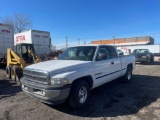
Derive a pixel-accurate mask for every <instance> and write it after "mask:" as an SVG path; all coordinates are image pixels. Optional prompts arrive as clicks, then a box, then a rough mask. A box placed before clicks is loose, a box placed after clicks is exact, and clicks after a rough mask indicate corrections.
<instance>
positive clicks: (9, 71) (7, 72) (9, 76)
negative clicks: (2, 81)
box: [6, 66, 11, 79]
mask: <svg viewBox="0 0 160 120" xmlns="http://www.w3.org/2000/svg"><path fill="white" fill-rule="evenodd" d="M6 77H7V78H8V79H11V66H6Z"/></svg>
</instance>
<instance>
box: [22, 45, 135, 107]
mask: <svg viewBox="0 0 160 120" xmlns="http://www.w3.org/2000/svg"><path fill="white" fill-rule="evenodd" d="M134 67H135V57H134V56H133V55H128V56H121V57H119V56H118V54H117V51H116V49H115V47H113V46H107V45H86V46H75V47H70V48H68V49H66V50H65V51H64V52H63V53H62V54H61V55H60V57H59V59H58V60H50V61H46V62H40V63H37V64H33V65H30V66H27V67H26V68H25V69H24V71H23V74H24V77H22V78H21V80H20V82H21V85H22V89H23V91H24V92H26V93H27V94H28V95H30V96H33V97H36V98H38V99H40V100H42V101H43V102H45V103H48V104H58V103H62V102H64V101H65V100H66V99H67V98H68V100H69V103H70V105H71V106H72V107H73V108H75V109H80V108H82V107H84V106H86V104H87V101H88V97H89V92H90V90H91V89H93V88H96V87H98V86H100V85H103V84H105V83H107V82H109V81H112V80H114V79H116V78H119V77H121V76H123V80H124V81H125V82H129V81H130V80H131V78H132V70H133V69H134Z"/></svg>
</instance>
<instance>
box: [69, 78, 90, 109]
mask: <svg viewBox="0 0 160 120" xmlns="http://www.w3.org/2000/svg"><path fill="white" fill-rule="evenodd" d="M88 97H89V85H88V83H87V82H86V81H83V80H79V81H76V82H75V83H74V84H73V85H72V88H71V92H70V95H69V103H70V105H71V107H72V108H74V109H81V108H83V107H85V106H86V105H87V102H88Z"/></svg>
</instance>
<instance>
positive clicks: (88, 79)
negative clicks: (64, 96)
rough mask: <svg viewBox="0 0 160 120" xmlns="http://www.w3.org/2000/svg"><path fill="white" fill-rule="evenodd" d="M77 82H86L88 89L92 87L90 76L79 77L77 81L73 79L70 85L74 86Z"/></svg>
mask: <svg viewBox="0 0 160 120" xmlns="http://www.w3.org/2000/svg"><path fill="white" fill-rule="evenodd" d="M78 80H84V81H86V82H87V83H88V85H89V87H90V88H92V86H93V79H92V76H90V75H89V76H84V77H81V78H78V79H75V80H74V81H73V83H72V84H74V83H75V82H76V81H78Z"/></svg>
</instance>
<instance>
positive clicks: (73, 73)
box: [50, 67, 94, 84]
mask: <svg viewBox="0 0 160 120" xmlns="http://www.w3.org/2000/svg"><path fill="white" fill-rule="evenodd" d="M88 75H90V76H92V78H94V77H93V76H94V68H93V67H87V68H86V67H84V68H79V69H74V70H70V71H65V72H62V73H58V74H53V75H50V77H51V78H67V79H68V80H69V84H72V82H73V81H74V80H76V79H78V78H81V77H84V76H88Z"/></svg>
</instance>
